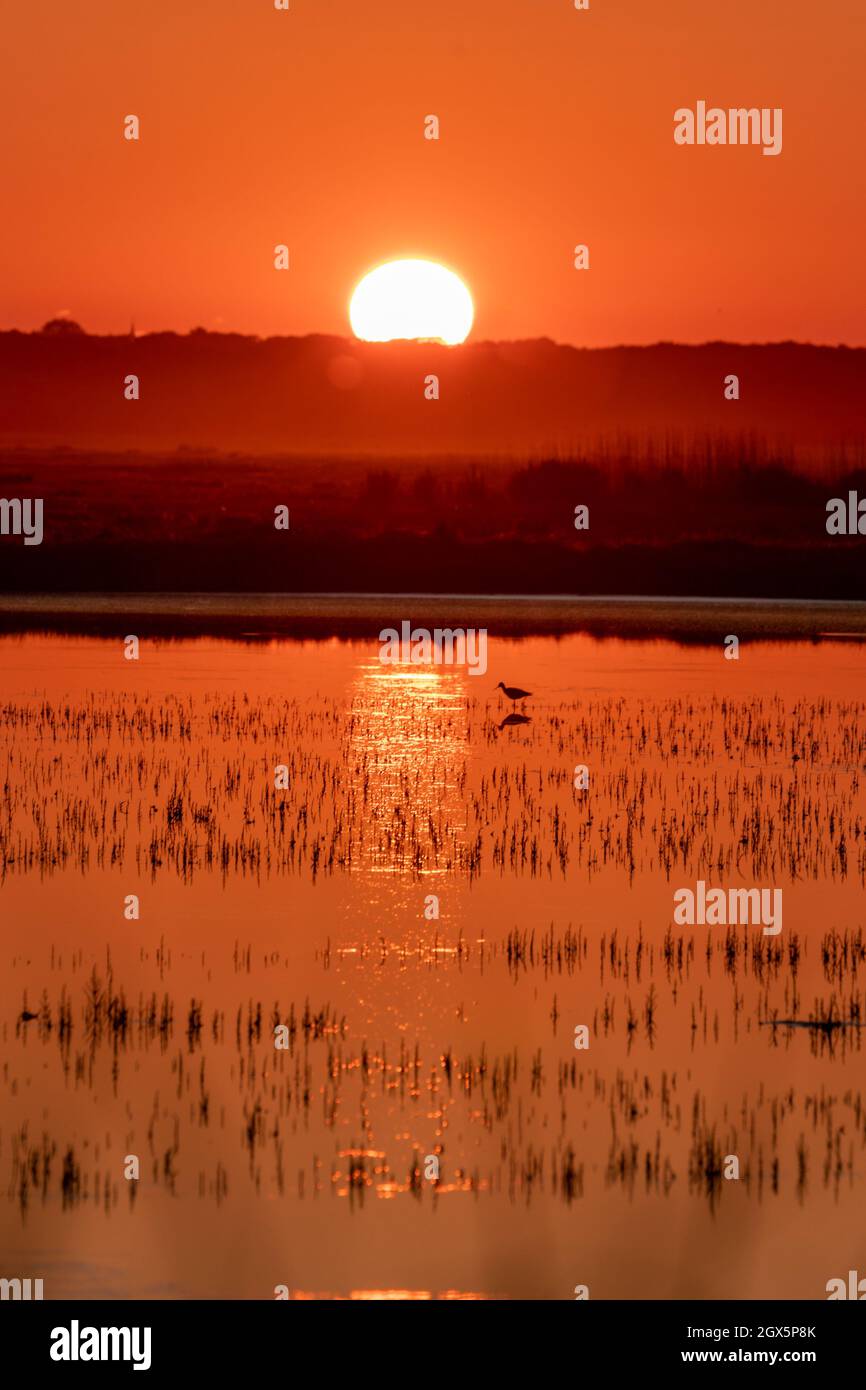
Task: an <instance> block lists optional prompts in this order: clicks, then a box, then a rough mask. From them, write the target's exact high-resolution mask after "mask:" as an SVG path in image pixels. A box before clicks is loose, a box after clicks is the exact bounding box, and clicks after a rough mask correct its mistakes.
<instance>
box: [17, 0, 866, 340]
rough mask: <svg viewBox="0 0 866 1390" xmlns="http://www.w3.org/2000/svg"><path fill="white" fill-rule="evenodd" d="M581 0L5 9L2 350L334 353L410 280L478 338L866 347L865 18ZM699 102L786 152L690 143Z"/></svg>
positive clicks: (776, 4) (163, 1)
mask: <svg viewBox="0 0 866 1390" xmlns="http://www.w3.org/2000/svg"><path fill="white" fill-rule="evenodd" d="M590 5H591V7H590V10H589V11H588V12H578V11H576V10H575V9H574V8H573V4H572V0H425V3H421V0H291V9H290V10H289V11H288V13H284V12H280V11H276V10H274V8H273V5H272V0H196V3H194V4H193V3H191V2H190V0H140V3H134V4H131V5H126V4H120V3H118V0H87V3H86V4H63V3H58V4H51V5H43V4H40V3H36V2H35V0H34V2H33V3H30V4H17V5H15V6H13V7H12V8H11V9H10V10H9V11H8V12H7V15H6V19H5V21H4V29H5V33H4V80H3V84H2V90H0V122H2V129H3V144H4V154H3V165H4V173H3V192H4V199H3V201H4V204H5V208H4V214H3V217H2V219H0V257H2V264H3V267H4V270H5V272H6V273H5V276H4V279H5V282H6V284H5V290H4V295H3V300H2V309H0V326H2V327H4V328H8V327H19V328H35V327H38V326H39V325H40V324H41V323H42V322H43V321H44V320H45V319H47V318H49V317H51V316H52V315H54V314H56V313H58V312H59V311H64V310H66V311H69V312H70V313H71V314H72V316H73V317H75V318H77V319H79V320H80V321H81V322H82V323H83V324H84V326H85V327H87V328H89V329H90V330H91V331H103V332H112V331H125V330H126V329H127V328H128V326H129V322H130V319H131V318H132V319H134V320H135V324H136V327H137V328H138V329H139V330H150V329H158V328H174V329H178V330H187V329H189V328H192V327H194V326H195V325H197V324H201V325H203V326H204V327H206V328H212V329H224V330H229V329H236V330H239V331H242V332H248V333H261V334H274V333H308V332H330V333H343V332H348V331H349V329H348V320H347V313H346V310H347V303H348V298H349V294H350V292H351V289H352V287H353V285H354V284H355V282H356V281H357V280H358V278H359V277H360V275H361V274H362V273H363V272H364V271H365V270H367V269H369V268H370V267H371V266H372V265H375V264H376V263H377V262H379V261H381V260H386V259H390V258H392V257H394V256H399V255H421V256H429V257H431V258H433V259H442V260H443V261H445V262H446V263H448V264H450V265H452V266H453V267H454V268H455V269H456V270H458V271H459V273H460V274H462V275H463V277H464V278H465V279H466V281H467V283H468V284H469V286H470V289H471V290H472V293H473V296H474V298H475V303H476V323H475V328H474V330H473V334H472V336H473V338H479V337H482V338H486V337H490V338H520V337H534V336H540V335H546V336H549V337H552V338H555V339H557V340H560V341H565V342H573V343H578V344H587V345H601V344H611V343H619V342H634V343H645V342H655V341H657V340H659V339H675V340H679V341H686V342H695V341H698V342H699V341H703V340H706V339H710V338H736V339H741V340H745V341H753V340H759V341H765V340H772V339H785V338H795V339H811V340H813V341H818V342H830V343H835V342H847V343H850V344H864V343H866V326H864V325H866V313H864V310H866V268H864V258H863V255H862V247H861V241H862V227H863V221H864V211H866V161H864V155H863V147H862V140H863V133H864V125H866V123H864V119H863V85H864V73H866V6H864V5H863V0H725V3H721V0H716V3H711V0H658V2H657V3H655V2H654V0H590ZM699 99H703V100H706V101H707V102H708V103H709V104H710V105H713V104H718V105H720V106H728V105H734V106H739V105H742V106H758V107H764V106H767V107H776V106H781V107H782V108H783V111H784V127H783V128H784V147H783V151H782V153H781V155H780V156H779V157H778V158H765V157H764V156H763V155H762V154H761V151H760V149H759V148H755V147H746V148H731V147H727V148H718V149H716V148H708V147H704V148H697V147H694V148H683V147H678V146H676V145H675V144H674V141H673V113H674V110H675V108H677V107H680V106H692V107H694V105H695V103H696V102H697V101H698V100H699ZM129 113H135V114H136V115H138V116H139V117H140V119H141V125H142V131H141V140H140V141H139V142H138V143H137V144H136V143H133V142H128V141H126V140H124V139H123V136H122V124H123V118H124V116H125V115H127V114H129ZM431 113H435V114H436V115H438V116H439V118H440V121H441V139H440V140H439V141H438V143H436V142H432V141H427V140H425V139H424V138H423V121H424V117H425V116H426V115H428V114H431ZM278 242H286V243H287V244H288V245H289V248H290V254H291V269H290V270H289V271H288V272H283V273H280V272H277V271H275V270H274V269H273V247H274V245H275V244H276V243H278ZM577 242H586V243H588V244H589V247H590V255H591V269H590V270H589V272H578V271H575V270H574V269H573V247H574V245H575V243H577Z"/></svg>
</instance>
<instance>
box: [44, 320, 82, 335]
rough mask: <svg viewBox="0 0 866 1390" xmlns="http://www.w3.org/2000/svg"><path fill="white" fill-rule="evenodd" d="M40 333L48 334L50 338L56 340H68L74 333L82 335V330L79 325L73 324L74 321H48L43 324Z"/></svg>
mask: <svg viewBox="0 0 866 1390" xmlns="http://www.w3.org/2000/svg"><path fill="white" fill-rule="evenodd" d="M40 332H41V333H50V334H51V335H52V337H56V338H63V337H67V338H68V337H71V336H72V335H73V334H75V333H83V332H84V329H83V328H82V327H81V324H80V323H76V322H75V319H49V320H48V322H47V323H43V325H42V328H41V329H40Z"/></svg>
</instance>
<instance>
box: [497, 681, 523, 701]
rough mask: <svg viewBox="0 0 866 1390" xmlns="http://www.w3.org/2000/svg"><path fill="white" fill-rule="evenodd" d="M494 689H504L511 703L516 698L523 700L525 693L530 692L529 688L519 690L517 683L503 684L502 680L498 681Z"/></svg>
mask: <svg viewBox="0 0 866 1390" xmlns="http://www.w3.org/2000/svg"><path fill="white" fill-rule="evenodd" d="M496 689H497V690H502V691H504V692H505V694H506V695H507V696H508V698H509V700H510V701H511V703H512V704H514V703H515V702H516V701H517V700H525V699H526V697H527V695H531V694H532V691H531V690H521V689H520V686H519V685H503V683H502V681H500V682H499V684H498V685H497V687H496Z"/></svg>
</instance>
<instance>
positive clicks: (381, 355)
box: [0, 320, 866, 459]
mask: <svg viewBox="0 0 866 1390" xmlns="http://www.w3.org/2000/svg"><path fill="white" fill-rule="evenodd" d="M60 323H61V324H62V325H65V326H64V327H59V326H58V325H57V323H55V324H54V325H53V326H52V325H46V331H43V332H41V333H19V332H7V333H0V380H2V382H3V391H2V395H0V443H2V444H5V445H7V446H10V447H15V446H19V445H24V446H37V447H40V446H41V447H44V446H54V447H57V446H62V445H68V446H70V447H74V448H77V449H79V450H82V449H87V450H99V451H102V450H106V449H117V448H122V449H127V448H131V449H139V450H141V451H142V452H145V453H147V452H150V453H156V452H164V451H167V450H173V449H175V448H177V447H178V446H181V445H184V446H188V447H191V448H196V449H205V450H211V451H214V452H216V451H219V452H226V451H228V450H241V451H244V452H247V453H256V454H266V453H267V454H273V453H286V452H292V453H302V452H306V453H314V454H318V455H319V456H325V455H330V456H334V455H343V456H345V455H351V454H357V453H366V454H368V455H376V456H386V455H390V456H391V457H405V456H408V455H414V456H416V457H420V456H421V455H423V454H440V455H441V454H459V455H461V456H463V457H464V458H465V457H468V456H469V455H474V456H482V455H490V454H498V455H500V456H505V455H507V456H509V457H511V458H516V459H520V458H527V457H529V456H531V455H533V454H539V455H541V454H547V455H558V456H562V457H568V456H571V455H573V454H574V453H576V452H582V451H584V450H585V449H587V448H591V447H594V446H595V445H596V443H597V442H598V441H600V440H604V441H607V443H608V444H613V443H615V442H616V441H618V440H622V439H624V438H626V437H630V438H631V439H633V440H638V441H640V442H641V448H643V447H644V442H646V443H648V444H649V446H650V447H651V448H662V449H663V448H664V442H665V440H667V439H669V438H670V437H672V436H677V437H679V438H689V437H694V436H700V435H717V434H721V433H724V434H726V435H728V436H731V437H736V436H741V435H743V434H747V433H750V432H756V433H757V434H758V435H760V436H761V437H762V438H764V439H767V440H772V441H773V447H774V448H775V447H779V446H784V447H786V448H789V449H791V450H792V451H796V452H797V453H798V455H799V454H800V453H805V454H808V453H811V452H813V451H815V450H822V449H825V448H833V449H843V448H847V447H848V446H857V445H862V444H863V443H864V441H866V415H864V410H863V402H864V400H866V349H864V348H847V347H819V346H815V345H812V344H808V343H770V344H742V343H706V344H702V345H699V346H689V345H682V344H676V343H657V344H655V345H653V346H649V347H615V348H598V349H590V348H575V347H569V346H565V345H562V344H557V343H553V342H550V341H549V340H547V339H534V340H529V341H524V342H503V343H493V342H469V343H466V344H463V345H462V346H460V347H454V348H447V347H444V346H442V345H441V344H437V343H420V342H392V343H361V342H358V341H356V340H354V339H346V338H339V337H331V336H325V335H321V334H319V335H310V336H309V337H304V338H288V337H287V338H267V339H258V338H252V337H244V336H242V335H240V334H231V333H206V332H204V331H203V330H198V331H195V332H193V333H189V334H177V333H149V334H144V335H139V336H135V335H133V334H132V333H130V334H127V335H118V336H113V337H103V336H97V335H91V334H87V333H83V332H80V331H79V332H76V331H75V327H74V325H73V326H70V325H69V323H68V322H67V321H65V320H61V321H60ZM433 377H435V379H436V381H435V390H434V389H433V386H432V384H431V378H433ZM734 381H736V385H735V386H734V384H733V383H734ZM428 388H429V389H428ZM734 391H735V392H736V397H737V398H736V399H733V398H731V396H732V394H733V393H734ZM433 396H435V399H434V398H432V397H433Z"/></svg>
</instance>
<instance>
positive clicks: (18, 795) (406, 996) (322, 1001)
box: [0, 635, 866, 1298]
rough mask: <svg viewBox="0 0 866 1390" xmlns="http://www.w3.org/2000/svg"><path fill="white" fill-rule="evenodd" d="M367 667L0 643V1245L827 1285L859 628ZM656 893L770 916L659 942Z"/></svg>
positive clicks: (845, 1216) (13, 1254) (268, 1270)
mask: <svg viewBox="0 0 866 1390" xmlns="http://www.w3.org/2000/svg"><path fill="white" fill-rule="evenodd" d="M377 653H378V645H377V644H375V643H373V642H371V641H365V640H352V641H345V640H340V639H339V638H334V637H332V638H329V639H328V640H326V641H314V640H289V639H279V640H272V641H267V640H266V641H259V642H257V643H255V644H252V643H243V642H230V641H223V640H220V639H216V638H207V639H193V640H182V641H175V642H172V641H159V642H143V643H142V651H141V659H140V660H139V661H138V662H128V661H126V660H124V658H123V644H122V643H121V642H120V641H119V640H116V639H103V638H96V637H60V636H32V635H25V636H21V637H6V638H3V639H0V671H2V677H0V680H2V684H0V703H2V706H3V715H4V726H5V731H6V734H7V738H6V739H5V740H4V745H3V751H2V774H3V782H4V787H5V791H6V795H5V797H4V809H3V813H2V822H0V860H2V863H0V874H2V878H0V920H2V922H3V937H2V944H3V953H2V957H0V962H2V971H3V984H4V987H3V991H2V1005H0V1030H2V1031H0V1036H2V1041H3V1067H2V1073H0V1095H2V1129H0V1174H2V1176H3V1186H2V1192H3V1194H4V1200H3V1202H2V1204H0V1244H2V1248H3V1250H4V1260H5V1263H6V1264H9V1265H10V1269H9V1271H8V1273H9V1274H11V1273H19V1274H21V1275H22V1276H27V1275H32V1276H34V1277H43V1278H44V1279H45V1281H46V1287H45V1292H46V1297H66V1296H79V1297H95V1296H100V1295H102V1296H113V1297H133V1296H144V1297H263V1298H271V1297H273V1295H274V1288H275V1286H277V1285H285V1286H287V1288H288V1289H289V1290H290V1292H291V1295H292V1296H293V1297H301V1296H325V1295H327V1296H340V1297H345V1296H350V1295H354V1296H360V1295H361V1294H365V1295H369V1294H371V1293H372V1294H376V1295H377V1296H381V1295H382V1294H383V1293H387V1292H388V1291H391V1292H397V1293H399V1294H401V1295H402V1294H408V1293H412V1294H415V1295H418V1296H427V1295H431V1296H434V1297H441V1296H455V1295H457V1294H459V1295H462V1296H483V1297H550V1298H570V1297H573V1290H574V1287H575V1285H578V1284H585V1285H588V1286H589V1289H590V1294H591V1296H592V1297H594V1298H606V1297H607V1298H609V1297H620V1298H630V1297H642V1296H643V1297H645V1296H647V1295H649V1296H652V1297H660V1298H664V1297H672V1298H677V1297H692V1296H695V1297H708V1298H709V1297H718V1298H727V1297H730V1298H735V1297H744V1298H754V1297H791V1298H793V1297H802V1298H811V1297H824V1296H826V1295H825V1292H824V1290H825V1285H826V1282H827V1280H828V1279H830V1278H832V1277H835V1276H837V1275H843V1276H844V1275H845V1274H846V1273H847V1271H848V1270H849V1269H851V1268H857V1267H858V1260H859V1262H860V1265H862V1260H863V1256H862V1242H861V1237H860V1225H859V1217H858V1212H859V1208H860V1206H861V1204H862V1196H863V1178H864V1166H866V1154H864V1145H866V1109H864V1104H863V1092H862V1077H863V1065H862V1060H863V1053H862V1046H863V1043H862V1029H861V1027H860V1026H859V1025H860V1023H861V1021H866V1013H864V1009H863V981H864V971H866V936H864V934H863V923H862V899H863V884H864V873H866V846H864V833H863V832H864V812H866V800H864V792H863V781H862V779H863V775H864V771H866V704H864V702H863V700H862V699H861V692H862V690H863V675H864V662H866V654H864V652H863V649H862V647H861V646H860V645H859V644H855V643H851V642H841V641H840V642H835V641H825V642H821V643H820V644H817V645H816V644H814V643H811V642H810V643H805V642H802V643H785V644H782V643H774V644H770V643H766V644H761V643H752V644H749V645H744V647H743V648H742V649H741V659H740V660H739V661H738V662H731V661H727V660H725V659H724V657H723V655H722V647H721V641H720V642H719V644H718V645H717V646H716V647H692V646H690V647H685V646H680V645H676V644H674V643H672V642H668V641H650V640H647V641H622V640H618V639H607V640H604V641H600V640H595V639H593V638H591V637H589V636H586V635H571V636H562V637H532V638H526V639H523V640H517V639H512V638H499V639H496V638H495V636H494V635H491V639H490V667H489V671H488V673H487V675H486V676H484V677H472V676H469V675H468V674H467V673H466V672H465V671H464V670H459V669H456V668H425V669H422V670H410V669H400V668H391V667H384V666H382V665H381V664H380V663H379V661H378V656H377ZM500 679H503V680H504V681H505V682H506V683H518V684H520V685H522V686H524V687H528V688H529V689H531V690H532V691H533V694H532V697H531V698H530V700H529V701H528V702H527V704H526V707H525V713H526V714H527V715H528V716H529V718H530V722H529V723H526V724H517V725H515V724H512V725H506V726H504V727H500V726H501V725H502V721H503V719H504V718H505V717H506V716H507V715H508V714H509V713H510V712H511V706H510V704H509V703H508V702H507V701H506V702H504V703H503V702H501V701H500V699H499V696H498V694H497V692H496V691H495V690H494V686H495V685H496V682H497V681H498V680H500ZM578 764H585V765H586V766H587V768H588V769H589V779H590V785H589V788H588V789H587V790H585V791H581V790H577V789H575V787H574V770H575V767H576V766H577V765H578ZM277 765H285V766H286V767H287V768H288V774H289V778H288V780H289V786H288V788H287V789H286V790H277V789H275V787H274V769H275V767H276V766H277ZM698 879H704V880H705V881H706V882H707V883H708V884H712V885H713V886H722V887H725V888H727V887H748V886H752V885H754V886H757V887H773V886H775V887H779V888H781V889H782V890H783V898H784V924H783V929H782V931H781V933H779V935H777V936H767V935H764V934H763V932H762V930H761V927H760V925H749V926H739V927H736V928H734V929H731V930H728V929H727V928H726V927H724V926H712V927H707V926H696V927H675V926H674V925H673V894H674V890H675V889H677V888H680V887H691V888H694V887H695V884H696V881H697V880H698ZM130 894H135V895H137V896H138V898H139V899H140V918H139V919H138V920H127V919H126V918H125V916H124V901H125V899H126V898H127V896H128V895H130ZM431 894H435V895H436V896H437V897H438V899H439V917H438V920H428V918H426V917H425V903H428V899H429V895H431ZM429 910H430V909H429V903H428V911H429ZM22 1015H33V1017H26V1016H22ZM779 1020H793V1021H794V1022H795V1023H797V1024H799V1025H803V1024H806V1025H808V1026H796V1027H795V1026H793V1024H792V1023H789V1022H785V1023H780V1022H779ZM275 1023H285V1024H286V1025H288V1028H289V1044H290V1045H289V1049H288V1050H287V1051H276V1050H275V1048H274V1025H275ZM818 1023H820V1024H821V1025H822V1026H820V1027H819V1026H815V1025H816V1024H818ZM580 1024H585V1025H587V1027H588V1028H589V1034H590V1046H589V1049H588V1050H585V1051H584V1050H581V1051H578V1050H575V1048H574V1041H573V1040H574V1035H575V1027H576V1026H578V1025H580ZM843 1024H844V1026H840V1025H843ZM127 1155H137V1156H138V1157H139V1159H140V1167H141V1177H140V1180H139V1181H138V1182H137V1183H131V1182H128V1181H127V1180H126V1179H125V1178H124V1176H123V1171H124V1161H125V1158H126V1156H127ZM726 1155H736V1156H737V1157H738V1159H739V1165H740V1178H739V1180H736V1181H728V1180H726V1179H725V1178H724V1177H723V1176H722V1170H723V1168H724V1166H725V1156H726ZM430 1157H434V1158H436V1159H437V1160H438V1163H439V1179H438V1182H434V1181H432V1180H431V1179H430V1178H428V1177H427V1176H425V1169H429V1168H430V1166H431V1165H430V1163H429V1159H430ZM11 1266H14V1269H13V1268H12V1267H11ZM4 1272H7V1271H4Z"/></svg>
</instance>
